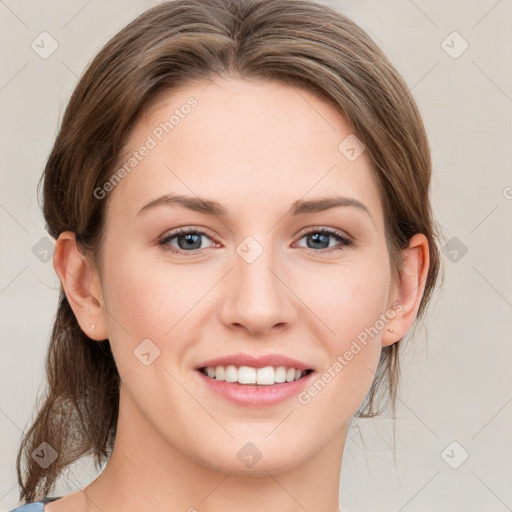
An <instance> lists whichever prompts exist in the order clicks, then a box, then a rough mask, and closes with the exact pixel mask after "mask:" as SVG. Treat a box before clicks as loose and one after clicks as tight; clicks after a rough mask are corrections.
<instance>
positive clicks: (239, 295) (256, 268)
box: [221, 249, 297, 336]
mask: <svg viewBox="0 0 512 512" xmlns="http://www.w3.org/2000/svg"><path fill="white" fill-rule="evenodd" d="M271 253H272V251H271V250H270V249H265V250H264V251H263V252H262V253H261V254H260V255H259V256H258V257H257V258H256V259H255V260H254V261H252V262H250V260H246V259H244V258H243V257H241V256H239V254H237V253H236V252H235V254H234V255H233V269H232V270H231V272H229V273H228V275H227V276H226V278H225V281H224V289H223V298H224V301H223V305H222V309H221V320H222V322H223V323H224V324H225V325H226V326H227V327H229V328H231V329H233V328H238V329H245V330H246V331H247V332H248V333H250V334H251V335H252V336H266V335H269V334H271V333H272V332H273V331H277V330H279V331H284V330H285V329H286V328H287V327H289V326H290V325H291V324H292V323H293V321H294V320H295V318H296V316H297V312H296V309H295V307H294V302H293V297H294V294H293V292H292V291H291V289H290V284H289V283H287V279H286V278H287V274H286V272H285V271H283V269H282V265H279V264H278V263H277V262H276V259H275V257H274V255H273V254H271Z"/></svg>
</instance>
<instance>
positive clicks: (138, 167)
mask: <svg viewBox="0 0 512 512" xmlns="http://www.w3.org/2000/svg"><path fill="white" fill-rule="evenodd" d="M43 177H44V205H43V211H44V216H45V219H46V222H47V229H48V231H49V233H50V234H51V235H52V236H53V237H55V239H56V240H57V243H56V248H55V252H54V267H55V270H56V272H57V274H58V276H59V278H60V281H61V284H62V292H61V299H60V304H59V310H58V312H57V316H56V319H55V324H54V329H53V333H52V339H51V343H50V348H49V358H48V362H47V377H48V383H49V388H48V396H47V397H46V401H45V403H44V404H43V405H42V407H41V410H40V411H39V414H38V416H37V418H36V420H35V422H34V424H33V425H32V427H31V428H30V430H29V431H28V432H27V434H26V436H25V438H24V439H23V443H22V446H21V447H20V451H19V454H18V460H17V463H18V477H19V484H20V487H21V492H20V499H21V500H23V501H24V502H25V503H29V502H32V503H31V504H30V505H25V506H22V507H21V508H19V509H16V510H22V511H24V512H25V511H26V512H31V511H36V510H43V509H44V510H45V511H46V512H67V511H71V510H77V511H78V510H84V511H85V510H87V511H102V512H114V511H119V510H123V511H125V512H131V511H132V510H133V511H135V510H151V511H156V512H159V511H163V510H166V511H167V510H169V507H171V509H172V510H188V511H195V510H198V511H218V510H223V511H225V512H226V511H230V510H235V509H236V510H239V509H240V507H241V506H242V507H243V509H244V510H263V509H266V508H268V505H269V504H272V509H273V510H275V511H279V512H285V511H286V512H291V511H297V510H311V511H313V510H314V511H325V512H335V511H337V510H338V509H339V502H338V499H339V496H338V490H339V478H340V472H341V463H342V455H343V449H344V445H345V440H346V436H347V430H348V427H349V422H350V420H351V418H352V417H355V416H372V415H374V414H376V411H375V405H376V397H377V396H378V395H379V393H380V392H381V391H385V390H386V388H389V391H390V398H391V404H392V406H393V409H394V405H395V404H394V397H395V395H394V393H395V390H396V386H397V384H398V368H399V367H398V347H399V344H400V340H402V339H403V338H404V336H405V335H406V334H407V333H408V332H409V331H410V330H411V328H412V326H413V324H414V323H415V321H416V320H417V318H419V317H420V316H422V315H423V313H424V311H425V310H426V308H427V305H428V302H429V299H430V296H431V294H432V292H433V290H434V287H435V284H436V280H437V275H438V271H439V266H440V262H439V252H438V245H437V241H436V236H437V235H436V228H435V222H434V219H433V215H432V212H431V205H430V199H429V186H430V178H431V160H430V153H429V145H428V141H427V137H426V134H425V130H424V126H423V123H422V120H421V117H420V115H419V113H418V110H417V107H416V105H415V103H414V100H413V99H412V97H411V95H410V94H409V91H408V89H407V86H406V85H405V83H404V81H403V80H402V78H401V77H400V75H399V74H398V72H397V71H396V70H395V69H394V68H393V66H392V65H391V64H390V62H389V61H388V59H387V58H386V57H385V56H384V55H383V54H382V52H381V51H380V50H379V48H378V47H377V46H376V45H375V43H374V42H373V41H372V40H371V39H370V38H369V36H368V35H367V34H366V33H365V32H364V31H362V30H361V29H360V28H359V27H357V26H356V25H355V24H354V23H353V22H351V21H350V20H349V19H347V18H346V17H345V16H344V15H342V14H340V13H338V12H336V11H334V10H332V9H330V8H327V7H325V6H323V5H320V4H317V3H314V2H309V1H303V0H292V1H290V0H270V1H258V0H244V1H230V0H215V1H213V2H207V3H206V2H205V3H203V2H201V1H199V0H176V1H170V2H165V3H162V4H160V5H158V6H156V7H154V8H152V9H150V10H148V11H146V12H145V13H143V14H142V15H141V16H139V17H138V18H137V19H136V20H134V21H133V22H132V23H130V24H129V25H128V26H127V27H125V28H124V29H123V30H122V31H121V32H119V33H118V34H117V35H116V36H115V37H114V38H113V39H112V40H111V41H110V42H109V43H108V44H107V45H106V46H105V47H104V48H103V49H102V50H101V52H100V53H99V54H98V56H97V57H96V58H95V59H94V60H93V62H92V63H91V65H90V66H89V68H88V69H87V71H86V72H85V74H84V76H83V77H82V78H81V80H80V82H79V84H78V85H77V87H76V90H75V91H74V93H73V95H72V98H71V100H70V102H69V105H68V107H67V110H66V113H65V116H64V118H63V121H62V126H61V129H60V131H59V134H58V136H57V139H56V142H55V145H54V147H53V150H52V152H51V154H50V157H49V159H48V162H47V165H46V168H45V172H44V176H43ZM90 454H93V455H94V456H95V459H96V461H97V464H98V467H100V465H101V464H102V463H103V462H107V463H106V466H105V467H104V469H103V471H102V472H101V473H100V474H99V476H98V477H97V478H96V479H95V480H94V481H93V482H91V483H90V484H89V485H88V486H87V487H86V488H85V489H78V490H77V491H76V492H74V493H72V494H70V495H68V496H64V497H53V498H50V497H48V494H49V493H51V491H52V489H53V488H54V484H55V481H56V479H57V478H58V477H59V475H61V474H62V473H63V470H64V468H66V467H67V466H68V465H69V464H70V463H72V462H74V461H75V460H77V459H79V458H80V457H82V456H83V455H90Z"/></svg>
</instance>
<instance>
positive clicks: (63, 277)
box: [53, 231, 108, 341]
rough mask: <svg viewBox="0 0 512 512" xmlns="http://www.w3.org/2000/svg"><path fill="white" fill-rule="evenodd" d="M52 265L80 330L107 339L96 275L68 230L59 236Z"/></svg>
mask: <svg viewBox="0 0 512 512" xmlns="http://www.w3.org/2000/svg"><path fill="white" fill-rule="evenodd" d="M53 268H54V269H55V272H57V275H58V276H59V279H60V282H61V284H62V288H63V289H64V292H65V294H66V297H67V299H68V302H69V304H70V306H71V308H72V309H73V312H74V313H75V316H76V318H77V320H78V323H79V324H80V327H81V328H82V331H84V333H85V334H86V335H87V336H89V338H92V339H94V340H98V341H100V340H104V339H106V338H108V332H107V328H106V318H105V314H104V313H105V312H104V308H103V295H102V290H101V283H100V280H99V277H98V275H97V272H96V271H95V269H94V268H93V267H92V265H91V264H90V262H89V261H88V260H87V259H86V257H85V256H84V255H83V254H82V253H81V252H80V251H79V249H78V246H77V243H76V238H75V233H73V232H72V231H64V232H63V233H61V234H60V235H59V238H58V239H57V242H56V244H55V250H54V253H53ZM92 326H94V327H92Z"/></svg>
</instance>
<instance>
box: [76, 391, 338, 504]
mask: <svg viewBox="0 0 512 512" xmlns="http://www.w3.org/2000/svg"><path fill="white" fill-rule="evenodd" d="M346 433H347V431H346V426H344V427H343V428H342V429H341V430H340V431H339V432H338V434H337V435H336V437H334V438H333V439H332V440H331V441H330V442H328V443H327V444H326V445H325V446H324V447H323V448H322V450H321V451H320V452H317V453H314V454H312V455H311V456H310V457H309V458H307V455H306V458H303V459H302V462H300V463H299V464H297V465H295V466H293V467H291V468H288V467H287V468H286V469H284V470H279V471H277V470H272V471H266V470H265V469H264V467H263V466H261V465H260V468H261V469H260V470H259V471H257V472H253V473H251V474H250V475H247V472H245V473H236V472H233V471H225V472H221V471H219V470H218V469H217V468H214V467H213V466H211V467H209V466H207V465H206V464H205V463H204V461H202V462H199V461H196V460H193V459H192V458H191V457H190V456H187V455H186V454H184V453H182V452H181V451H180V446H173V445H172V444H171V443H170V442H169V440H168V439H163V438H162V436H161V435H160V434H159V433H158V432H156V431H155V429H154V428H152V426H151V425H150V424H149V423H148V422H147V421H145V420H144V419H143V418H142V417H141V416H140V415H139V414H138V413H137V411H136V410H135V407H134V405H133V403H131V402H129V401H128V400H121V402H120V411H119V421H118V428H117V433H116V442H115V447H114V450H113V452H112V456H111V457H110V460H109V461H108V463H107V465H106V466H105V468H104V470H103V471H102V473H101V474H100V475H99V476H98V478H97V479H96V480H94V481H93V482H92V483H91V484H90V485H89V486H88V487H87V488H86V496H87V498H88V499H87V509H86V510H87V512H114V511H116V512H117V511H119V510H123V511H125V512H132V511H133V512H135V511H139V510H151V511H153V512H164V511H165V512H167V511H168V510H169V508H170V507H171V508H172V509H173V510H183V511H187V512H220V511H222V512H235V511H236V512H239V511H240V507H241V505H243V509H244V510H247V511H250V510H254V511H257V510H265V509H267V508H268V507H269V505H270V504H271V505H272V510H273V511H274V512H304V510H315V511H316V512H338V510H339V509H338V498H339V481H340V472H341V458H342V455H343V448H344V444H345V438H346ZM212 441H214V440H213V439H212ZM263 460H264V458H263V457H262V461H263ZM255 467H257V466H255Z"/></svg>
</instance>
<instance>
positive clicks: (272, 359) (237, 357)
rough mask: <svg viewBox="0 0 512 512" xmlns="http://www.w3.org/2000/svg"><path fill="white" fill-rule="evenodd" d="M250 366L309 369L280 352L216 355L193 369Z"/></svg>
mask: <svg viewBox="0 0 512 512" xmlns="http://www.w3.org/2000/svg"><path fill="white" fill-rule="evenodd" d="M230 364H231V365H234V366H251V367H253V368H264V367H265V366H274V367H278V366H285V367H287V368H296V369H297V370H311V369H312V368H311V366H308V365H307V364H305V363H302V362H301V361H298V360H297V359H293V358H292V357H288V356H282V355H280V354H264V355H260V356H256V355H250V354H242V353H240V354H232V355H228V356H221V357H216V358H215V359H208V360H207V361H204V362H202V363H200V364H198V365H197V366H196V367H195V369H196V370H199V369H200V368H206V367H211V366H227V365H230Z"/></svg>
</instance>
